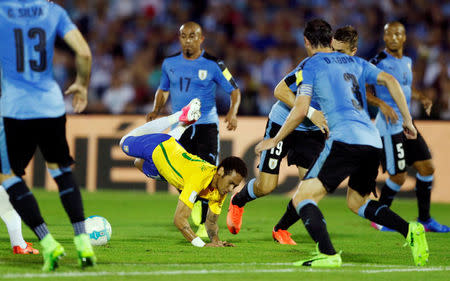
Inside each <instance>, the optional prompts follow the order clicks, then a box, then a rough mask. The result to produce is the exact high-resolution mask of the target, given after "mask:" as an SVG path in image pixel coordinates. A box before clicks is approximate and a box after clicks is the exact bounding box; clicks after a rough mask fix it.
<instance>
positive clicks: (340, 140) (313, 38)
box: [256, 20, 428, 267]
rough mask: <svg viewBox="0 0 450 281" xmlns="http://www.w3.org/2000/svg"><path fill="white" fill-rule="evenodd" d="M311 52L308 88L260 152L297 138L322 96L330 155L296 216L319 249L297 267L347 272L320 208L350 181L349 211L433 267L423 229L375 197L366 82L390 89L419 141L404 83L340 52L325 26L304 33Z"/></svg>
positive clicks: (303, 186) (315, 24)
mask: <svg viewBox="0 0 450 281" xmlns="http://www.w3.org/2000/svg"><path fill="white" fill-rule="evenodd" d="M304 39H305V47H306V50H307V52H308V55H309V56H311V58H310V59H309V60H308V61H306V63H305V65H304V68H303V83H302V85H301V86H300V88H299V91H298V95H297V98H296V100H295V104H294V107H293V108H292V110H291V112H290V114H289V117H288V118H287V120H286V122H285V123H284V124H283V126H282V127H281V129H280V131H279V132H278V134H277V135H276V136H275V137H274V138H270V139H266V140H263V141H261V142H260V143H259V144H258V145H257V146H256V152H257V153H260V152H261V151H263V150H267V149H271V148H273V147H275V146H276V145H277V143H278V142H279V141H281V140H283V139H284V138H285V137H286V136H287V135H289V133H290V132H292V131H293V130H294V129H295V128H296V127H297V126H298V124H300V123H301V122H302V121H303V119H304V118H305V116H306V114H307V111H308V107H309V105H310V102H311V98H312V97H313V96H314V97H315V98H317V100H318V102H319V105H320V107H321V109H322V111H323V113H324V115H325V117H326V119H327V121H328V125H329V128H330V137H329V138H328V139H327V141H326V143H325V149H324V150H323V151H322V152H321V154H320V156H319V158H317V160H316V161H315V163H314V164H313V166H312V167H311V169H310V170H309V171H308V173H307V175H306V176H305V179H304V180H303V181H302V182H301V183H300V184H299V185H298V189H297V192H296V193H295V194H294V196H293V198H292V203H289V204H292V205H293V206H292V207H293V208H292V209H293V210H295V212H297V214H298V215H299V216H300V218H301V219H302V221H303V223H304V225H305V227H306V229H307V230H308V233H309V234H310V235H311V237H312V238H313V240H314V241H315V242H316V243H317V250H318V252H317V254H316V255H315V256H314V257H312V258H310V259H307V260H302V261H299V262H297V263H295V264H296V265H299V266H312V267H340V266H341V265H342V259H341V255H340V253H337V252H336V250H335V249H334V247H333V245H332V243H331V240H330V237H329V234H328V231H327V228H326V222H325V220H324V218H323V215H322V212H321V211H320V209H319V208H318V206H317V203H318V202H319V201H320V200H321V199H322V198H323V197H324V196H325V195H326V194H327V193H332V192H334V190H335V189H336V188H337V187H338V185H339V184H340V183H341V182H342V181H343V180H344V179H345V178H346V177H348V176H350V180H349V188H348V191H347V205H348V207H349V208H350V210H352V211H353V212H354V213H355V214H359V215H360V216H361V217H363V218H367V219H369V220H371V221H375V222H378V223H380V224H383V225H387V226H389V227H391V228H393V229H395V230H396V231H398V232H399V233H401V234H402V235H403V236H404V237H405V238H406V241H407V243H408V244H409V245H410V247H411V250H412V254H413V258H414V263H415V264H416V265H422V266H423V265H425V264H426V262H427V260H428V245H427V242H426V238H425V230H424V228H423V226H422V225H421V224H419V223H417V222H412V223H409V224H408V223H407V222H406V221H405V220H403V219H402V218H401V217H399V216H398V215H397V214H395V213H394V212H393V211H391V210H390V209H389V208H388V207H387V206H385V205H382V204H381V203H379V202H377V201H375V200H370V199H369V195H370V193H371V192H374V191H375V179H376V177H377V174H378V166H379V162H380V159H379V154H380V150H381V147H382V145H381V139H380V136H379V134H378V131H377V129H376V128H375V126H374V125H373V124H372V122H371V121H370V118H369V116H368V114H367V113H366V112H365V109H366V108H367V103H366V98H365V95H362V94H361V93H364V92H365V83H366V82H367V83H369V84H375V83H376V84H381V85H386V86H387V87H388V89H389V90H390V92H391V93H392V96H393V98H394V100H395V102H396V103H397V104H398V105H399V109H400V112H401V114H402V116H403V120H404V121H403V126H404V127H405V132H406V135H407V136H408V137H411V138H414V137H416V130H415V128H414V126H413V124H412V120H411V116H410V115H409V111H408V107H407V104H406V101H405V98H404V96H403V93H402V90H401V87H400V85H399V84H398V82H397V80H395V78H393V77H392V76H391V75H389V74H387V73H385V72H382V71H381V70H379V69H377V68H376V67H375V66H373V65H372V64H370V63H368V62H366V61H365V60H363V59H361V58H358V57H350V56H348V55H345V54H342V53H337V52H332V49H331V45H330V44H331V40H332V31H331V27H330V25H329V24H328V23H327V22H325V21H323V20H313V21H310V22H308V23H307V25H306V28H305V31H304Z"/></svg>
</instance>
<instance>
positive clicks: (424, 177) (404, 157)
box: [371, 22, 450, 232]
mask: <svg viewBox="0 0 450 281" xmlns="http://www.w3.org/2000/svg"><path fill="white" fill-rule="evenodd" d="M383 39H384V42H385V44H386V48H385V49H384V51H382V52H381V53H379V54H378V55H377V56H376V57H375V58H373V59H372V60H371V62H372V63H374V64H375V65H376V66H377V67H378V68H380V69H382V70H383V71H386V72H387V73H389V74H391V75H392V76H394V77H395V78H396V79H397V80H398V81H399V82H400V84H401V87H402V89H403V92H404V94H405V98H406V101H407V102H408V105H409V104H410V100H411V97H412V98H415V99H418V100H420V101H421V102H422V103H423V105H424V107H425V111H426V112H427V114H429V113H430V111H431V106H432V103H431V100H430V99H429V98H428V97H426V96H425V95H423V94H422V93H421V92H419V91H414V90H413V89H412V79H413V76H412V69H411V64H412V62H411V58H409V57H407V56H404V55H403V45H404V43H405V41H406V34H405V27H404V26H403V24H401V23H399V22H391V23H388V24H386V25H385V27H384V37H383ZM375 93H376V96H377V97H379V98H380V99H382V100H384V101H385V102H386V103H387V104H389V105H390V106H392V107H393V108H394V109H395V111H396V112H399V109H398V107H397V106H396V105H395V103H394V101H393V100H392V98H391V96H390V95H389V94H388V89H387V88H386V87H384V86H382V85H378V86H375ZM401 121H402V120H401V119H399V122H397V123H389V122H386V117H385V115H384V114H383V112H379V113H378V115H377V117H376V119H375V122H376V126H377V128H378V131H379V132H380V135H381V137H382V139H383V147H384V156H385V157H384V158H383V161H382V165H383V168H384V170H387V172H388V173H389V178H388V179H387V180H386V183H385V184H384V186H383V188H382V190H381V196H380V202H381V203H383V204H385V205H387V206H390V205H391V204H392V200H394V197H395V195H396V194H397V192H398V191H399V190H400V188H401V186H402V185H403V183H404V182H405V180H406V167H407V166H410V165H412V166H413V167H414V168H415V169H416V170H417V174H416V187H415V191H416V196H417V205H418V209H419V217H418V219H417V220H418V221H419V222H420V223H422V224H423V225H424V226H425V229H426V230H428V231H433V232H450V227H448V226H446V225H443V224H440V223H439V222H437V221H436V220H435V219H433V218H432V217H431V216H430V200H431V189H432V187H433V174H434V165H433V161H432V158H431V153H430V150H429V149H428V145H427V143H426V142H425V139H424V138H423V137H422V135H421V134H420V133H418V135H417V138H416V139H407V138H406V137H405V134H404V132H403V131H402V127H401ZM372 225H373V226H374V227H375V228H377V229H380V230H385V231H389V230H390V229H389V228H388V227H383V226H382V225H377V224H372Z"/></svg>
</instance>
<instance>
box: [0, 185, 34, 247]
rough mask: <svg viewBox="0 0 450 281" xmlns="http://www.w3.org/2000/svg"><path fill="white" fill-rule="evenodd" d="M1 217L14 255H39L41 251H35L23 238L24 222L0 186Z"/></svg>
mask: <svg viewBox="0 0 450 281" xmlns="http://www.w3.org/2000/svg"><path fill="white" fill-rule="evenodd" d="M0 217H1V218H2V220H3V221H4V222H5V225H6V228H7V229H8V234H9V240H10V242H11V247H12V248H13V253H14V254H22V255H29V254H31V255H37V254H39V251H38V250H37V249H34V248H33V246H32V244H31V243H28V242H26V241H25V240H24V239H23V236H22V220H21V219H20V216H19V214H17V212H16V210H14V208H13V206H12V205H11V203H10V202H9V198H8V194H7V193H6V191H5V189H4V188H3V186H0Z"/></svg>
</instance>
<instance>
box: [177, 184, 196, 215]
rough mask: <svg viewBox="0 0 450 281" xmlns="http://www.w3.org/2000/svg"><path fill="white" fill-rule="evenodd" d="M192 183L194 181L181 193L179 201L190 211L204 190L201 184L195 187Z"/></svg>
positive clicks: (186, 185)
mask: <svg viewBox="0 0 450 281" xmlns="http://www.w3.org/2000/svg"><path fill="white" fill-rule="evenodd" d="M192 183H193V181H192V180H191V181H189V182H187V183H186V184H185V185H184V187H183V191H181V194H180V196H179V197H178V199H180V200H181V201H182V202H183V203H184V204H186V206H188V207H189V208H190V209H192V208H193V207H194V203H195V200H197V196H198V194H199V193H200V191H201V190H202V188H201V186H200V184H198V185H194V184H192Z"/></svg>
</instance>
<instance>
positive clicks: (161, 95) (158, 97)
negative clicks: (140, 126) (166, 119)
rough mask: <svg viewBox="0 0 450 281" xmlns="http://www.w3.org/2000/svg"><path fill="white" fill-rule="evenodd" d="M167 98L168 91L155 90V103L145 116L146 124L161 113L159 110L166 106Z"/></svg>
mask: <svg viewBox="0 0 450 281" xmlns="http://www.w3.org/2000/svg"><path fill="white" fill-rule="evenodd" d="M168 98H169V91H164V90H161V89H158V90H156V94H155V102H154V103H153V110H152V111H151V112H150V113H148V114H147V116H146V120H147V122H148V121H152V120H153V119H155V118H156V117H157V116H158V115H159V112H160V111H161V109H163V108H164V105H165V104H166V102H167V99H168Z"/></svg>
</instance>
